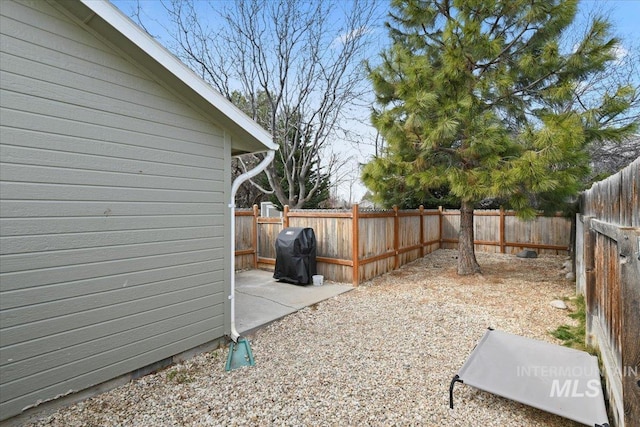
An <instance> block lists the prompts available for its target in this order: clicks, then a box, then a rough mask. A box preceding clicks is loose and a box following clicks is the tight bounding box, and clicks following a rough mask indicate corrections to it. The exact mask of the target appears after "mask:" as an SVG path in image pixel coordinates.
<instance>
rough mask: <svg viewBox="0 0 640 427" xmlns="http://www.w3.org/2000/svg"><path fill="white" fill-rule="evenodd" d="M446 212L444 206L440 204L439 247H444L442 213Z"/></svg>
mask: <svg viewBox="0 0 640 427" xmlns="http://www.w3.org/2000/svg"><path fill="white" fill-rule="evenodd" d="M443 212H444V208H443V207H442V206H438V213H439V215H438V249H442V215H443Z"/></svg>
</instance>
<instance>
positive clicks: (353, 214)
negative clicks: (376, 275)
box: [351, 203, 360, 286]
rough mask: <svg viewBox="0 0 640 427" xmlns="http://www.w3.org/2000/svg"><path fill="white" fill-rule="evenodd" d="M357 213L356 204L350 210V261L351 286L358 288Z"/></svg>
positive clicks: (358, 239)
mask: <svg viewBox="0 0 640 427" xmlns="http://www.w3.org/2000/svg"><path fill="white" fill-rule="evenodd" d="M359 212H360V207H359V206H358V204H357V203H355V204H354V205H353V208H352V209H351V232H352V236H351V237H352V239H351V248H352V250H351V261H352V264H353V266H352V267H351V268H352V269H353V272H352V274H351V276H352V280H353V286H358V285H359V284H360V235H359V233H360V230H359V221H360V219H359V217H360V215H359Z"/></svg>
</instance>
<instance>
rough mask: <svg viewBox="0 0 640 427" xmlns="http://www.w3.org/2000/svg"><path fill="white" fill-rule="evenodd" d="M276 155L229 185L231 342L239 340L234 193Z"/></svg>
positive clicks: (269, 157) (273, 151)
mask: <svg viewBox="0 0 640 427" xmlns="http://www.w3.org/2000/svg"><path fill="white" fill-rule="evenodd" d="M275 155H276V151H275V150H269V151H268V152H267V155H266V156H265V158H264V159H263V160H262V161H261V162H260V163H259V164H258V166H256V167H255V168H253V169H251V170H249V171H247V172H245V173H243V174H242V175H240V176H239V177H237V178H236V179H235V181H233V184H232V185H231V203H229V208H231V295H229V299H230V300H231V339H232V340H233V342H238V338H240V334H239V333H238V330H237V329H236V298H235V296H236V262H235V261H236V255H235V253H236V193H237V192H238V189H239V188H240V186H241V185H242V184H243V183H244V182H245V181H247V180H249V179H251V178H253V177H254V176H256V175H258V174H259V173H260V172H262V171H263V170H265V169H266V168H267V166H269V164H270V163H271V162H272V161H273V158H274V157H275Z"/></svg>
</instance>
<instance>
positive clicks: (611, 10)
mask: <svg viewBox="0 0 640 427" xmlns="http://www.w3.org/2000/svg"><path fill="white" fill-rule="evenodd" d="M0 1H1V0H0ZM167 1H168V0H167ZM233 1H234V0H213V1H212V3H213V4H216V3H218V4H220V5H222V4H224V3H229V2H233ZM339 1H342V0H339ZM111 2H112V3H114V4H115V5H116V6H117V7H118V8H119V9H120V10H122V11H123V12H124V13H125V14H126V15H129V16H132V14H133V11H134V10H135V8H136V5H137V4H138V2H137V1H136V0H111ZM389 3H390V1H387V0H382V1H381V5H380V15H381V17H382V18H383V19H381V20H380V23H379V25H377V31H376V33H378V32H379V37H377V43H376V46H373V48H372V51H371V56H372V58H374V57H375V56H376V55H377V53H378V52H379V51H380V50H381V48H382V47H383V46H384V45H385V44H386V43H387V40H388V36H387V34H386V30H384V29H383V28H382V25H381V24H382V22H383V20H384V18H386V9H387V5H388V4H389ZM139 4H140V6H141V8H142V9H143V15H142V16H143V22H144V23H145V27H146V28H147V30H148V31H149V32H150V33H151V34H152V35H154V36H156V37H158V38H159V40H160V41H161V42H162V43H163V44H164V45H165V46H166V47H168V48H170V46H168V43H169V39H168V38H167V37H166V33H165V31H164V29H163V28H162V24H164V25H166V24H167V23H168V18H167V16H166V11H165V10H164V8H163V6H162V3H161V1H160V0H140V2H139ZM198 4H199V6H200V7H203V13H206V12H205V10H206V9H205V8H206V7H207V4H206V2H204V1H202V2H200V3H198ZM338 4H340V3H338ZM344 4H347V3H344ZM593 12H596V13H598V14H604V15H605V16H607V17H608V18H609V21H610V22H611V24H612V32H613V34H614V35H615V36H617V37H618V38H619V39H620V40H621V42H622V43H621V44H622V46H621V47H622V49H623V50H622V52H624V51H628V50H630V49H632V48H635V49H640V0H582V1H581V2H580V5H579V11H578V16H577V17H576V22H575V24H576V25H577V26H578V28H580V27H586V23H587V20H586V17H587V16H589V15H590V14H592V13H593ZM335 13H336V14H339V13H340V12H339V11H338V10H336V12H335ZM134 20H135V19H134ZM339 20H340V17H339V16H336V22H337V21H339ZM376 35H377V34H376ZM368 117H369V110H368V108H361V111H360V114H358V117H357V118H355V119H354V122H355V123H356V124H355V125H354V126H356V127H357V130H358V132H360V133H362V134H363V135H365V137H366V138H368V139H370V140H371V141H373V140H374V139H375V130H374V129H373V128H372V127H371V126H370V125H369V124H368ZM338 145H340V146H341V147H342V150H344V151H345V152H344V155H345V156H353V163H354V171H353V178H352V179H351V184H349V183H347V184H342V185H341V187H340V188H339V195H340V196H342V197H344V198H348V196H349V195H350V196H351V197H352V201H354V202H355V201H358V200H360V198H361V197H362V195H364V192H365V191H366V189H365V188H364V186H362V184H360V183H359V182H358V181H359V180H358V175H359V173H358V172H357V170H356V165H357V162H360V163H362V162H366V161H368V159H369V158H370V157H371V156H372V155H373V152H374V149H373V146H366V145H362V146H358V147H352V146H349V144H338Z"/></svg>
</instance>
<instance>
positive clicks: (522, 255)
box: [516, 249, 538, 258]
mask: <svg viewBox="0 0 640 427" xmlns="http://www.w3.org/2000/svg"><path fill="white" fill-rule="evenodd" d="M516 256H517V257H518V258H538V253H537V252H536V251H532V250H531V249H525V250H524V251H522V252H520V253H519V254H518V255H516Z"/></svg>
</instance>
